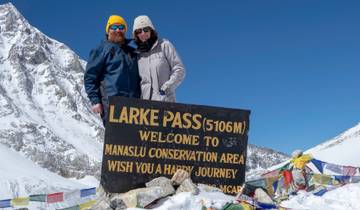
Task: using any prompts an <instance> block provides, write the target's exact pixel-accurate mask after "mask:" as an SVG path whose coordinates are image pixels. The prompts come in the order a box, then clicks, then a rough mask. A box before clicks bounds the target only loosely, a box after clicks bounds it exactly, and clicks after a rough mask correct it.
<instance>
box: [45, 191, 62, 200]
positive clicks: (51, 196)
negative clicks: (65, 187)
mask: <svg viewBox="0 0 360 210" xmlns="http://www.w3.org/2000/svg"><path fill="white" fill-rule="evenodd" d="M63 201H64V193H63V192H59V193H53V194H49V195H47V199H46V202H47V203H57V202H63Z"/></svg>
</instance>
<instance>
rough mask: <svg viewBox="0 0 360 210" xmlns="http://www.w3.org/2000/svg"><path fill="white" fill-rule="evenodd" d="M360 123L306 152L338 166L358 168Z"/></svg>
mask: <svg viewBox="0 0 360 210" xmlns="http://www.w3.org/2000/svg"><path fill="white" fill-rule="evenodd" d="M359 151H360V123H359V124H357V125H356V126H354V127H353V128H350V129H349V130H347V131H345V132H343V133H342V134H340V135H338V136H336V137H335V138H333V139H330V140H328V141H326V142H324V143H322V144H320V145H318V146H316V147H313V148H311V149H309V150H307V151H306V153H310V154H312V155H313V156H314V158H316V159H319V160H323V161H325V162H329V163H334V164H338V165H345V166H354V167H360V152H359Z"/></svg>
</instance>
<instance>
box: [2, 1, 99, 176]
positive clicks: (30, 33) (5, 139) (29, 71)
mask: <svg viewBox="0 0 360 210" xmlns="http://www.w3.org/2000/svg"><path fill="white" fill-rule="evenodd" d="M84 64H85V62H84V61H82V60H80V59H79V56H77V55H76V54H75V53H74V52H73V51H72V50H71V49H70V48H68V47H67V46H66V45H64V44H62V43H59V42H57V41H56V40H53V39H51V38H49V37H47V36H45V35H44V34H43V33H41V32H40V31H39V30H37V29H36V28H34V27H32V26H31V25H30V24H29V23H28V22H27V21H26V20H25V18H24V17H23V16H22V15H21V14H20V13H19V12H18V11H17V9H16V8H15V7H14V6H13V5H12V4H10V3H8V4H4V5H0V143H2V144H5V145H7V146H8V147H10V148H12V149H14V150H16V151H18V152H19V153H21V154H22V155H24V156H25V157H27V158H28V159H30V160H32V161H34V162H36V163H37V164H38V165H40V166H42V167H44V168H47V169H49V170H50V171H53V172H55V173H58V174H60V175H62V176H65V177H79V176H82V175H85V174H95V173H96V172H97V171H98V169H99V167H100V161H101V153H102V136H103V133H104V130H103V128H102V127H100V125H101V121H100V119H99V118H98V117H97V116H95V115H93V114H92V113H91V112H90V110H89V107H88V103H89V102H88V100H87V98H86V95H85V92H84V89H83V83H82V81H83V79H82V78H83V72H84Z"/></svg>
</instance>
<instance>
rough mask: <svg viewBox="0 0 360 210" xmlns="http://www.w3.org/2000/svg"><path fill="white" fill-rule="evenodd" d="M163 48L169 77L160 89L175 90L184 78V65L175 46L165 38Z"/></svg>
mask: <svg viewBox="0 0 360 210" xmlns="http://www.w3.org/2000/svg"><path fill="white" fill-rule="evenodd" d="M163 45H164V46H163V50H164V54H165V56H166V59H167V61H168V63H169V65H170V79H169V80H168V81H166V82H165V83H164V84H163V85H162V87H160V88H161V90H163V91H165V92H168V91H169V90H175V89H176V88H177V87H178V86H179V85H180V84H181V82H182V81H183V80H184V78H185V67H184V65H183V63H182V61H181V59H180V56H179V55H178V54H177V52H176V49H175V47H174V46H173V45H172V44H171V43H170V42H169V41H168V40H165V41H164V43H163Z"/></svg>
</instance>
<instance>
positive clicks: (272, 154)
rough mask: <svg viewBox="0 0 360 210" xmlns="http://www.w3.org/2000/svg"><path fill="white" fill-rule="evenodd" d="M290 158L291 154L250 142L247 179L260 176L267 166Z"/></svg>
mask: <svg viewBox="0 0 360 210" xmlns="http://www.w3.org/2000/svg"><path fill="white" fill-rule="evenodd" d="M288 159H289V156H288V155H286V154H283V153H281V152H277V151H274V150H272V149H268V148H264V147H259V146H256V145H252V144H249V145H248V151H247V160H246V180H251V179H256V178H258V177H259V176H260V175H261V174H262V173H264V172H265V171H266V169H267V168H269V167H271V166H274V165H277V164H279V163H282V162H284V161H286V160H288Z"/></svg>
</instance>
